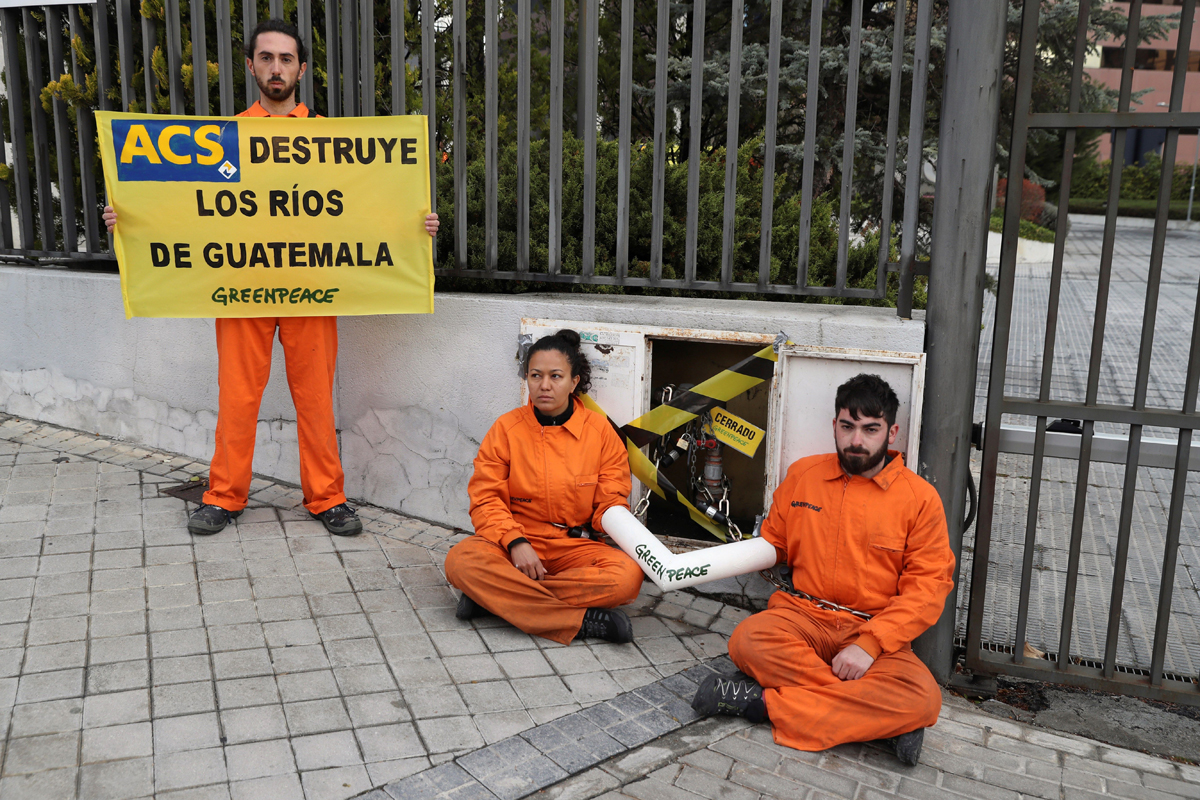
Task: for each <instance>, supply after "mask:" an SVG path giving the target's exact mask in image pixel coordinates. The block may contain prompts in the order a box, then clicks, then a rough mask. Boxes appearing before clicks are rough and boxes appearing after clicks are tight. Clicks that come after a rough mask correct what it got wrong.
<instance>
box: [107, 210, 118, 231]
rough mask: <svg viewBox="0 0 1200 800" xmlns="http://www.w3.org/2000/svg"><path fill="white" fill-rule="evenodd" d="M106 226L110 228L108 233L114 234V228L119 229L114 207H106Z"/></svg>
mask: <svg viewBox="0 0 1200 800" xmlns="http://www.w3.org/2000/svg"><path fill="white" fill-rule="evenodd" d="M104 225H105V227H107V228H108V232H109V233H112V232H113V228H115V227H117V212H116V211H114V210H113V207H112V206H105V207H104Z"/></svg>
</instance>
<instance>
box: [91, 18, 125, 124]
mask: <svg viewBox="0 0 1200 800" xmlns="http://www.w3.org/2000/svg"><path fill="white" fill-rule="evenodd" d="M132 5H133V0H117V58H118V59H120V61H119V62H118V63H119V64H120V65H121V68H120V69H119V70H118V73H119V77H118V80H119V81H120V82H121V110H122V111H129V110H130V106H131V104H132V103H133V100H134V94H133V92H134V89H133V86H132V85H131V76H132V75H133V16H132V9H131V8H130V7H131V6H132ZM105 33H106V35H105V38H106V39H107V38H108V37H107V31H106V32H105ZM96 52H98V53H103V52H106V50H105V48H102V47H101V46H100V33H99V28H97V33H96ZM101 75H102V76H103V73H101ZM103 83H104V82H103V81H101V84H102V85H103Z"/></svg>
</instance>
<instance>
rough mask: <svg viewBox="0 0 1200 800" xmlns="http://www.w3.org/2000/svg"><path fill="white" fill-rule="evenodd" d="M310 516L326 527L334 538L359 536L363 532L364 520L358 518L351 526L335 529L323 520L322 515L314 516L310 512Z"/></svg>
mask: <svg viewBox="0 0 1200 800" xmlns="http://www.w3.org/2000/svg"><path fill="white" fill-rule="evenodd" d="M308 515H309V516H310V517H312V518H313V519H315V520H316V521H317V522H319V523H321V524H322V525H324V526H325V530H327V531H329V532H330V533H332V534H333V535H334V536H358V535H359V534H360V533H362V530H363V524H362V520H360V519H357V518H356V519H355V520H354V522H353V523H351V524H350V525H346V526H344V527H341V528H334V527H333V526H332V525H330V524H329V523H328V522H326V521H325V520H324V519H322V518H321V515H320V514H314V513H312V512H311V511H310V512H308Z"/></svg>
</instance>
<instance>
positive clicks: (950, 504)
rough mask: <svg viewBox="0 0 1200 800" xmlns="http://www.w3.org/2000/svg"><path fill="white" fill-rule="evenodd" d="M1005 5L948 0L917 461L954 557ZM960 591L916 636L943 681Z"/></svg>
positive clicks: (1002, 1) (966, 464)
mask: <svg viewBox="0 0 1200 800" xmlns="http://www.w3.org/2000/svg"><path fill="white" fill-rule="evenodd" d="M1007 11H1008V0H983V1H982V2H981V1H980V0H950V16H949V23H948V31H947V42H946V67H945V74H946V80H945V92H944V94H943V100H942V111H941V123H940V124H941V128H940V130H939V131H938V160H937V189H936V194H935V198H934V203H933V241H932V247H931V251H932V252H931V263H930V276H929V301H928V305H927V308H926V312H925V313H926V329H925V352H926V354H927V359H928V360H927V366H926V373H925V406H924V408H925V410H924V414H923V415H922V420H921V433H922V435H921V462H920V463H919V464H917V465H916V466H915V467H914V469H916V471H917V472H918V473H919V474H920V475H921V476H922V477H923V478H925V479H926V480H928V481H929V482H930V483H932V484H933V486H934V487H935V488H936V489H937V491H938V494H939V495H940V496H941V498H942V504H943V505H944V506H945V509H946V520H947V522H948V524H949V528H950V546H951V548H953V550H954V555H955V558H957V559H958V560H959V561H960V562H961V560H962V535H963V530H962V528H963V526H962V521H963V519H964V517H965V516H966V514H965V509H964V505H965V503H964V500H965V496H966V487H967V473H968V469H969V468H970V460H971V422H972V419H971V416H972V412H973V407H974V402H975V374H976V362H977V359H978V351H979V326H980V320H981V318H982V312H983V287H984V260H985V257H986V253H987V234H988V215H989V211H990V210H991V203H990V201H991V192H992V191H993V188H992V165H993V164H994V163H995V158H996V137H997V127H998V123H999V118H1000V81H1001V77H1002V76H1001V69H1002V67H1001V57H1002V55H1003V51H1004V41H1005V36H1006V27H1007V26H1006V17H1007ZM956 577H957V576H956ZM956 584H957V581H956ZM957 599H958V589H957V585H956V586H955V589H953V590H952V591H951V592H950V596H949V597H948V598H946V608H945V610H944V611H943V612H942V617H941V619H940V620H939V621H938V623H937V624H936V625H935V626H934V627H932V628H930V629H929V630H928V631H926V633H925V634H924V635H922V636H921V637H920V638H918V639H917V640H916V641H915V642H914V643H913V649H914V650H915V651H916V653H917V655H918V656H919V657H920V658H921V660H922V661H924V662H925V664H926V665H927V666H928V667H929V669H930V671H932V672H933V676H934V677H935V678H937V680H938V682H939V683H943V684H944V683H947V682H948V681H949V680H950V675H951V674H952V673H953V670H954V620H955V609H956V606H957Z"/></svg>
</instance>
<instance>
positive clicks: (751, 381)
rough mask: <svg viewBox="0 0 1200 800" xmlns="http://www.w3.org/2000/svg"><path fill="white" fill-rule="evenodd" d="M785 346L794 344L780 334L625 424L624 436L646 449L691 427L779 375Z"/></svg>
mask: <svg viewBox="0 0 1200 800" xmlns="http://www.w3.org/2000/svg"><path fill="white" fill-rule="evenodd" d="M785 343H787V344H790V342H788V341H787V337H786V336H785V335H783V334H780V335H779V337H777V338H776V340H775V342H774V343H772V344H771V345H770V346H768V347H764V348H763V349H762V350H759V351H758V352H757V353H755V354H754V355H752V356H750V357H749V358H746V359H743V360H742V361H739V362H738V363H736V364H734V365H733V366H732V367H730V368H729V369H727V370H722V371H721V372H719V373H717V374H716V375H714V376H712V377H711V378H709V379H708V380H706V381H704V382H703V383H701V384H698V385H697V386H694V387H692V388H691V389H690V390H688V391H684V392H680V393H679V394H678V395H676V396H675V397H672V398H671V399H670V400H669V401H667V402H666V403H663V404H662V405H660V406H658V407H656V408H654V409H652V410H651V411H649V412H647V413H645V414H643V415H642V416H640V417H638V418H637V419H635V420H634V421H633V422H630V423H629V424H628V425H625V426H624V427H623V428H622V429H621V431H622V433H623V434H624V435H625V436H626V438H628V439H629V441H631V442H633V443H634V445H635V446H636V447H645V446H646V445H648V444H651V443H653V442H655V441H657V440H658V439H659V438H661V437H663V436H666V435H667V434H668V433H670V432H671V431H673V430H675V429H676V428H679V427H682V426H684V425H686V424H688V423H689V422H691V421H692V420H693V419H695V418H696V417H698V416H700V415H701V414H703V413H704V412H705V411H709V410H711V409H713V408H715V407H716V406H719V405H720V404H722V403H725V402H727V401H729V400H731V399H732V398H734V397H737V396H738V395H739V394H741V393H742V392H745V391H747V390H748V389H752V388H754V387H755V386H758V385H759V384H760V383H762V382H763V381H765V380H767V379H768V378H770V377H771V376H772V375H774V374H775V362H777V361H778V360H779V355H778V354H777V352H776V351H777V350H778V348H779V346H780V345H782V344H785Z"/></svg>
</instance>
